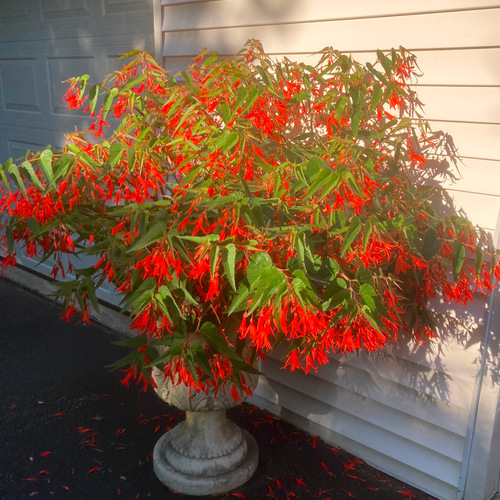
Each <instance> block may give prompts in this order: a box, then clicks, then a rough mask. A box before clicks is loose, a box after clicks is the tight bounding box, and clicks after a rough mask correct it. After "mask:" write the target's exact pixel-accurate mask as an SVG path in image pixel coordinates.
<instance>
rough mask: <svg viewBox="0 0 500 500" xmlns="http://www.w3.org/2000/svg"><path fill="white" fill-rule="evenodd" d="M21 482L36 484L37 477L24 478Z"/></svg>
mask: <svg viewBox="0 0 500 500" xmlns="http://www.w3.org/2000/svg"><path fill="white" fill-rule="evenodd" d="M23 481H30V482H32V483H36V482H37V481H38V478H37V477H25V478H24V479H23Z"/></svg>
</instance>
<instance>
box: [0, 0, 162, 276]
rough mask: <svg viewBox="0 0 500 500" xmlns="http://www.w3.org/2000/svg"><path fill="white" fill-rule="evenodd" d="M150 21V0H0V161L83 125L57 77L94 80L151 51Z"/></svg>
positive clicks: (56, 141)
mask: <svg viewBox="0 0 500 500" xmlns="http://www.w3.org/2000/svg"><path fill="white" fill-rule="evenodd" d="M153 26H154V25H153V0H0V162H1V163H4V162H5V161H6V160H7V159H8V158H10V157H12V158H14V159H18V158H20V157H22V156H24V155H25V153H26V151H27V150H32V151H33V150H34V151H38V150H40V149H42V148H44V147H45V146H46V145H47V144H51V145H52V146H53V147H54V148H56V149H57V148H61V146H62V145H63V144H64V133H66V132H71V131H73V130H74V128H75V126H77V127H78V128H79V129H81V128H84V127H85V126H86V125H88V124H89V123H86V121H85V120H86V119H85V118H84V116H83V114H82V113H81V112H74V111H72V112H70V111H69V110H68V109H67V106H66V103H65V102H64V101H63V100H62V96H63V95H64V93H65V92H66V90H67V84H63V83H62V81H63V80H67V79H68V78H70V77H72V76H77V75H82V74H90V75H91V81H99V80H101V79H102V78H103V77H104V76H105V75H106V74H108V73H110V72H112V71H114V70H115V69H119V68H120V67H121V66H122V65H123V62H121V61H116V57H117V56H118V55H120V54H122V53H124V52H127V51H129V50H133V49H144V50H148V51H150V52H153V51H154V36H153V31H154V30H153ZM22 263H23V264H24V265H28V266H30V267H32V266H33V264H34V263H30V262H27V261H26V260H22ZM51 269H52V266H51V265H49V266H38V268H37V270H38V271H40V272H43V273H45V274H46V273H47V272H50V270H51Z"/></svg>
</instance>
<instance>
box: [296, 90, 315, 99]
mask: <svg viewBox="0 0 500 500" xmlns="http://www.w3.org/2000/svg"><path fill="white" fill-rule="evenodd" d="M310 97H311V92H309V91H308V90H302V91H301V92H299V93H298V94H295V95H294V96H293V97H292V101H295V102H302V101H306V100H307V99H310Z"/></svg>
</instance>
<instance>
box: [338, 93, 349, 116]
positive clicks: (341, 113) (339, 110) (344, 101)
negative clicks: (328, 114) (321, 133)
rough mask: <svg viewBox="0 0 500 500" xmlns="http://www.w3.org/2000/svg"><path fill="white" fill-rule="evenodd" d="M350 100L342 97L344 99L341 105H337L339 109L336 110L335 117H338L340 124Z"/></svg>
mask: <svg viewBox="0 0 500 500" xmlns="http://www.w3.org/2000/svg"><path fill="white" fill-rule="evenodd" d="M348 100H349V99H348V98H347V97H345V96H344V97H342V99H340V101H339V103H338V104H337V107H336V108H335V116H336V117H337V121H338V122H340V118H341V117H342V115H343V114H344V109H345V107H346V104H347V101H348Z"/></svg>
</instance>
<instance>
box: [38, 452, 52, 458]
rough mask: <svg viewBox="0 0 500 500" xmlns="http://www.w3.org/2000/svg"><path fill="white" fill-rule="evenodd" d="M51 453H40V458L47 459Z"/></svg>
mask: <svg viewBox="0 0 500 500" xmlns="http://www.w3.org/2000/svg"><path fill="white" fill-rule="evenodd" d="M51 453H52V452H51V451H44V452H43V453H40V456H41V457H48V456H49V455H50V454H51Z"/></svg>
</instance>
